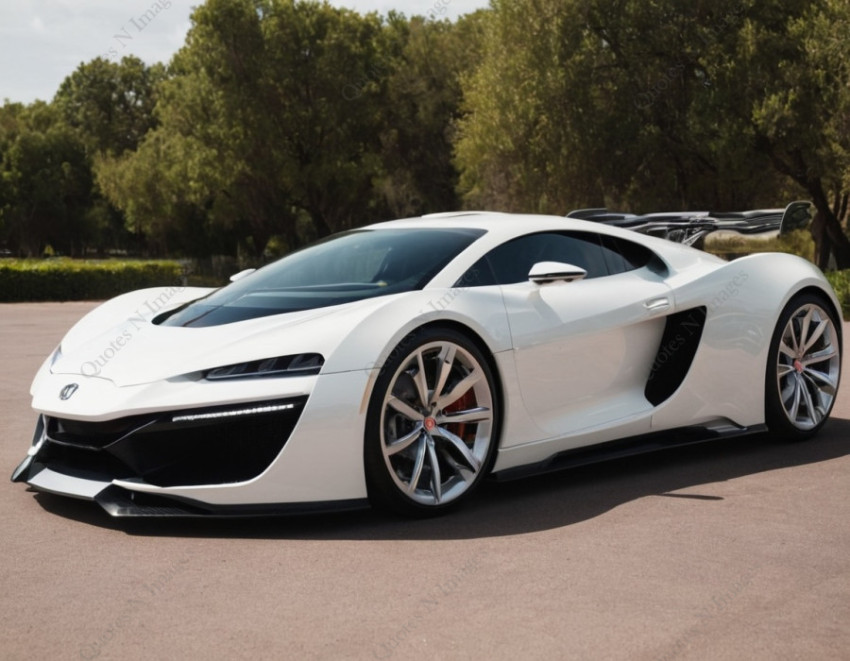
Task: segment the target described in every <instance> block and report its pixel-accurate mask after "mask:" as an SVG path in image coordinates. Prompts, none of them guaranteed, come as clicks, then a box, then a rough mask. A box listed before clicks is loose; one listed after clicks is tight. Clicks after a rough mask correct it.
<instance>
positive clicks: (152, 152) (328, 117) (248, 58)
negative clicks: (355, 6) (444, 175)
mask: <svg viewBox="0 0 850 661" xmlns="http://www.w3.org/2000/svg"><path fill="white" fill-rule="evenodd" d="M192 22H193V25H192V28H191V29H190V32H189V35H188V37H187V43H186V46H185V47H184V48H183V49H182V50H181V51H180V52H179V53H178V54H177V56H176V57H175V59H174V61H173V62H172V67H171V73H172V77H171V78H170V79H169V80H167V81H165V82H163V83H162V85H161V86H160V87H159V95H160V96H159V104H158V106H157V116H158V118H159V120H160V121H161V125H160V126H159V127H158V128H157V129H155V130H154V131H152V132H151V133H149V134H148V135H147V137H146V138H145V140H144V141H143V142H142V143H141V144H140V146H139V149H138V150H137V151H135V152H133V153H130V154H127V155H125V156H123V157H120V158H118V159H115V158H108V159H104V160H103V161H102V162H101V163H100V164H99V165H98V177H99V180H100V181H101V183H102V185H103V187H104V190H106V191H107V192H108V195H109V197H110V199H111V200H113V201H114V202H115V203H116V204H117V205H118V206H119V207H121V208H122V209H123V210H124V211H125V212H127V214H128V219H129V222H130V224H131V225H132V226H133V227H134V228H141V231H148V230H155V228H156V227H164V225H165V224H166V223H169V222H174V220H175V216H174V214H180V215H181V216H182V217H183V218H185V217H186V215H187V213H188V215H189V216H191V217H192V218H194V219H195V220H197V217H198V216H199V214H200V215H202V216H204V217H205V218H207V220H208V222H209V224H210V227H215V228H232V229H234V231H237V232H242V233H244V234H245V235H247V236H249V237H250V243H251V245H252V248H253V250H254V252H255V254H257V255H260V254H261V253H262V252H263V250H264V248H265V246H266V244H267V242H268V240H269V238H270V237H271V236H273V235H278V234H279V235H283V236H284V237H285V238H286V241H287V243H288V244H289V246H290V247H294V246H295V245H297V244H298V243H299V241H300V237H299V226H298V219H299V218H300V217H301V216H302V215H303V214H305V213H306V214H307V217H308V218H309V221H310V222H311V223H312V225H313V227H314V228H315V232H316V233H318V234H319V235H324V234H327V233H329V232H331V231H335V230H339V229H344V228H346V227H352V226H356V225H359V224H362V223H363V222H365V221H367V220H369V219H370V217H371V216H372V215H373V213H374V207H375V201H374V198H375V196H374V191H373V187H372V181H373V179H374V178H375V177H376V176H377V173H378V172H379V167H380V159H379V154H380V140H379V128H380V124H379V119H380V112H379V110H380V108H379V100H380V89H381V86H382V84H384V82H383V80H382V79H381V77H380V76H379V75H377V72H381V71H383V65H382V64H381V62H380V51H379V46H380V43H379V42H380V38H381V22H380V20H379V19H378V18H377V17H376V16H367V17H361V16H359V15H358V14H356V13H354V12H351V11H348V10H340V9H334V8H332V7H330V6H329V5H327V4H319V3H317V2H294V1H292V0H208V2H207V3H206V4H204V5H202V6H201V7H199V8H198V9H196V10H195V12H194V13H193V15H192ZM352 89H356V90H357V92H358V96H357V99H356V102H353V103H351V102H347V100H346V98H345V96H346V94H348V95H350V93H351V90H352ZM130 173H132V174H130ZM157 186H158V187H160V188H161V190H162V191H163V192H162V193H156V194H154V193H153V188H154V187H157ZM143 191H148V192H149V193H148V197H147V199H145V200H142V199H140V198H141V197H143V196H144V195H145V193H144V192H143Z"/></svg>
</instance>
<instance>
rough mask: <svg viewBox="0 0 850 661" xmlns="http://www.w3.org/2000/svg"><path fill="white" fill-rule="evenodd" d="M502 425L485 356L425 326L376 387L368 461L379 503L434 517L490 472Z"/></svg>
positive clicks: (459, 337)
mask: <svg viewBox="0 0 850 661" xmlns="http://www.w3.org/2000/svg"><path fill="white" fill-rule="evenodd" d="M498 427H499V411H498V397H497V393H496V387H495V380H494V378H493V374H492V371H491V370H490V367H489V365H488V362H487V359H486V357H485V355H484V354H483V353H482V352H481V350H479V349H478V347H477V346H476V345H475V344H474V343H473V342H472V341H470V340H469V339H468V338H467V337H466V336H465V335H463V334H461V333H459V332H457V331H455V330H452V329H439V328H431V329H423V330H419V331H416V332H414V333H413V334H411V335H409V336H408V337H407V338H405V339H404V340H403V341H402V342H401V343H400V344H399V346H398V347H397V348H396V350H395V351H394V352H393V353H392V354H391V356H390V358H389V359H388V361H387V363H386V365H385V366H384V369H383V370H382V371H381V375H380V376H379V377H378V380H377V382H376V384H375V389H374V391H373V393H372V398H371V400H370V403H369V411H368V415H367V421H366V438H365V446H364V461H365V468H366V480H367V485H368V488H369V498H370V500H371V501H372V504H373V505H376V506H378V507H380V508H383V509H391V510H394V511H397V512H401V513H403V514H409V515H415V516H428V515H432V514H437V513H440V512H442V511H444V510H446V509H448V508H450V507H453V506H455V505H457V504H458V503H459V502H460V501H461V500H462V499H463V498H465V497H467V496H468V495H469V494H470V493H472V491H473V490H474V489H475V487H476V486H477V485H478V483H479V482H480V481H481V479H482V478H483V477H484V475H485V474H486V473H487V471H488V470H489V469H490V466H491V464H492V460H493V457H494V452H495V449H496V439H497V435H498Z"/></svg>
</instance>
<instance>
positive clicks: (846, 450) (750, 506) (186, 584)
mask: <svg viewBox="0 0 850 661" xmlns="http://www.w3.org/2000/svg"><path fill="white" fill-rule="evenodd" d="M92 306H93V304H91V303H64V304H60V303H55V304H25V305H0V366H2V369H0V410H2V412H3V415H2V418H0V470H2V471H4V472H5V475H6V476H8V475H10V474H11V472H12V470H13V468H14V467H15V465H17V463H18V462H19V461H20V460H21V459H22V458H23V457H24V454H25V453H26V449H27V447H28V446H29V443H30V439H31V436H32V429H33V425H34V422H35V416H34V414H33V413H32V411H31V410H30V408H29V396H28V394H27V391H28V388H29V384H30V381H31V379H32V376H33V375H34V373H35V371H36V369H37V368H38V366H39V365H40V363H41V361H42V360H43V359H44V357H45V356H46V355H47V354H48V353H49V352H50V351H51V350H52V349H53V347H54V346H55V345H56V343H57V342H58V341H59V339H60V338H61V336H62V334H63V333H64V331H65V330H66V329H67V328H68V327H69V326H70V325H71V324H72V323H73V322H74V321H75V320H76V319H77V318H79V317H80V316H81V315H82V314H83V313H84V312H85V311H87V310H88V309H90V308H91V307H92ZM844 329H845V337H850V326H848V324H845V326H844ZM844 365H845V369H846V368H847V366H848V361H847V360H845V362H844ZM848 374H850V372H848ZM0 485H2V486H0V577H2V591H0V617H2V625H0V658H2V659H77V658H82V659H94V658H99V659H152V658H156V659H244V658H257V659H270V658H275V659H282V658H293V659H349V658H352V659H372V658H374V659H403V658H410V657H417V658H423V659H470V658H477V659H478V658H481V659H489V658H493V659H501V658H511V659H513V658H531V659H592V660H597V659H629V660H643V659H646V660H659V661H660V660H673V659H736V660H737V659H770V660H775V659H818V660H822V659H850V525H848V522H850V388H848V387H847V386H845V388H844V390H843V392H842V393H841V394H840V396H839V399H838V403H837V406H836V408H835V411H834V413H833V419H832V420H831V421H830V422H829V423H828V425H827V427H826V428H825V429H824V430H823V432H822V433H821V434H820V436H819V437H818V438H817V439H815V440H813V441H810V442H806V443H801V444H783V443H779V442H776V441H774V440H772V439H770V438H769V437H766V436H757V437H749V438H742V439H737V440H730V441H723V442H720V443H715V444H712V445H703V446H698V447H693V448H688V449H680V450H674V451H667V452H664V453H660V454H657V455H652V456H645V457H641V458H638V459H630V460H623V461H618V462H613V463H608V464H604V465H598V466H594V467H588V468H583V469H577V470H571V471H566V472H562V473H558V474H553V475H548V476H545V477H541V478H531V479H528V480H524V481H519V482H514V483H508V484H493V483H489V484H485V485H484V488H483V489H482V490H481V491H480V492H479V493H478V494H477V496H476V497H475V498H474V499H473V500H472V501H471V502H470V503H468V506H466V507H465V508H464V509H462V510H461V511H459V512H456V513H454V514H452V515H450V516H447V517H444V518H439V519H434V520H427V521H406V520H401V519H396V518H392V517H388V516H384V515H381V514H377V513H374V512H371V511H364V512H359V513H354V514H346V515H339V514H337V515H324V516H310V517H301V518H269V519H257V520H241V521H207V520H205V521H162V520H160V521H143V522H126V521H121V520H114V519H111V518H109V517H108V516H107V515H106V514H105V513H103V512H102V511H101V510H100V508H99V507H97V506H96V505H94V504H91V503H86V502H83V501H75V500H69V499H63V498H59V497H55V496H49V495H44V494H34V493H32V492H29V491H27V489H26V487H25V485H22V484H12V483H10V482H8V481H6V480H5V479H4V480H2V481H0Z"/></svg>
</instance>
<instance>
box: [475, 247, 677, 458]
mask: <svg viewBox="0 0 850 661" xmlns="http://www.w3.org/2000/svg"><path fill="white" fill-rule="evenodd" d="M483 261H484V262H486V267H489V268H490V269H491V271H492V277H493V278H494V280H495V282H496V283H497V284H499V285H500V286H501V290H502V296H503V299H504V302H505V306H506V308H507V313H508V319H509V322H510V328H511V336H512V340H513V348H514V359H515V365H516V371H517V377H518V382H519V387H520V390H521V392H522V398H523V402H524V404H525V407H526V409H527V411H528V413H529V414H530V415H531V417H532V418H533V420H534V422H535V423H536V425H537V426H538V427H540V428H541V429H542V430H543V431H544V432H545V433H547V434H548V435H550V436H551V437H559V436H567V435H570V434H572V433H575V432H579V431H581V430H592V429H601V428H604V427H606V426H609V425H612V424H621V423H623V422H627V421H628V420H629V419H634V421H635V425H636V427H635V433H640V432H641V431H643V428H642V427H641V425H643V426H644V427H645V430H646V431H648V430H649V422H650V414H651V409H652V406H651V404H650V403H649V402H648V401H647V399H646V397H645V396H644V389H645V387H646V383H647V379H648V377H649V373H650V370H651V368H652V364H653V361H654V359H655V356H656V354H657V352H658V347H659V344H660V342H661V337H662V333H663V331H664V324H665V317H666V316H667V315H668V314H670V313H671V312H673V309H674V301H673V297H672V292H671V290H670V288H669V287H668V286H667V285H666V284H665V282H664V267H663V263H661V262H660V260H659V259H658V258H657V257H656V256H654V255H653V254H652V253H651V251H649V250H648V249H646V248H644V247H643V246H640V245H639V244H634V243H631V242H628V241H622V240H620V239H614V238H611V237H603V236H601V235H599V234H596V233H592V232H546V233H540V234H533V235H527V236H524V237H522V238H520V239H515V240H513V241H511V242H508V243H506V244H503V245H502V246H500V247H499V248H496V249H495V250H493V251H491V253H490V254H489V255H487V257H485V259H484V260H483ZM543 261H549V262H561V263H566V264H571V265H574V266H578V267H581V268H582V269H584V270H586V271H587V276H586V278H585V279H583V280H579V281H573V282H563V281H560V282H552V283H549V284H544V285H540V284H535V283H534V282H530V281H529V279H528V272H529V271H530V269H531V267H532V266H533V265H534V264H535V263H539V262H543ZM483 266H485V265H482V267H483ZM506 441H507V442H506V446H508V445H510V439H506Z"/></svg>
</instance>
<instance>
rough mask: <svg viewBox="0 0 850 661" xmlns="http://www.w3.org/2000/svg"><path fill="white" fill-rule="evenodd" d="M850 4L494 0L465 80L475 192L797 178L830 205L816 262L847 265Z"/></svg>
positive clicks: (765, 183) (719, 186)
mask: <svg viewBox="0 0 850 661" xmlns="http://www.w3.org/2000/svg"><path fill="white" fill-rule="evenodd" d="M848 12H850V7H848V5H847V3H844V2H841V1H840V0H815V1H812V0H797V1H792V2H780V1H779V0H773V1H771V0H768V1H765V2H758V3H756V2H754V1H746V2H740V0H718V2H714V3H710V4H706V3H696V4H690V5H682V4H681V3H677V2H673V0H661V1H659V2H639V1H638V0H568V1H566V2H563V1H557V0H496V1H495V2H494V4H493V14H492V16H491V18H490V20H489V21H488V26H487V32H486V37H485V56H484V58H483V61H482V64H481V66H480V68H479V69H478V70H477V71H476V73H475V75H474V76H472V77H471V78H470V79H469V80H468V81H467V83H466V85H465V89H464V92H465V103H466V106H467V109H468V111H469V114H468V115H467V118H466V119H465V120H464V121H463V123H462V125H461V133H460V139H459V140H458V143H457V148H456V154H457V163H458V166H459V167H460V168H461V170H462V176H461V189H462V191H463V193H464V196H465V200H466V204H467V205H470V206H493V207H497V208H507V209H517V208H520V209H529V210H537V211H549V212H554V213H564V212H565V211H567V210H569V209H570V208H572V207H577V206H598V205H608V206H619V205H623V206H627V207H629V208H631V209H632V210H635V211H642V210H657V209H659V208H660V207H670V208H674V209H675V208H703V209H712V208H715V209H718V208H719V209H731V208H742V207H752V206H764V205H770V206H775V205H776V204H777V203H779V202H780V200H781V199H782V197H785V196H786V195H787V194H788V193H789V191H790V192H791V194H793V195H794V196H798V195H801V196H802V195H805V196H808V197H810V198H811V199H812V200H813V201H814V202H815V204H816V206H817V208H818V212H819V213H818V217H817V218H816V220H815V223H814V224H813V235H814V237H815V239H816V242H817V244H818V247H819V249H818V263H819V264H821V265H822V266H825V265H826V264H827V263H829V256H830V255H832V256H833V257H834V258H835V260H836V263H837V264H838V265H839V266H845V265H850V244H848V242H847V239H846V236H845V235H844V233H843V231H842V227H841V222H840V220H841V218H842V216H843V215H844V214H846V213H847V211H846V210H847V202H846V200H847V193H846V191H847V179H848V176H847V172H848V167H847V155H848V153H849V152H850V150H848V138H847V136H848V135H850V134H848V131H847V130H846V129H847V127H848V123H850V120H848V107H850V100H848V95H850V76H848V65H847V62H846V52H847V50H848V46H850V44H848V39H850V37H848V34H850V31H848V30H847V27H848V19H847V17H848ZM789 183H792V184H793V185H791V186H789ZM786 199H787V197H786Z"/></svg>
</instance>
